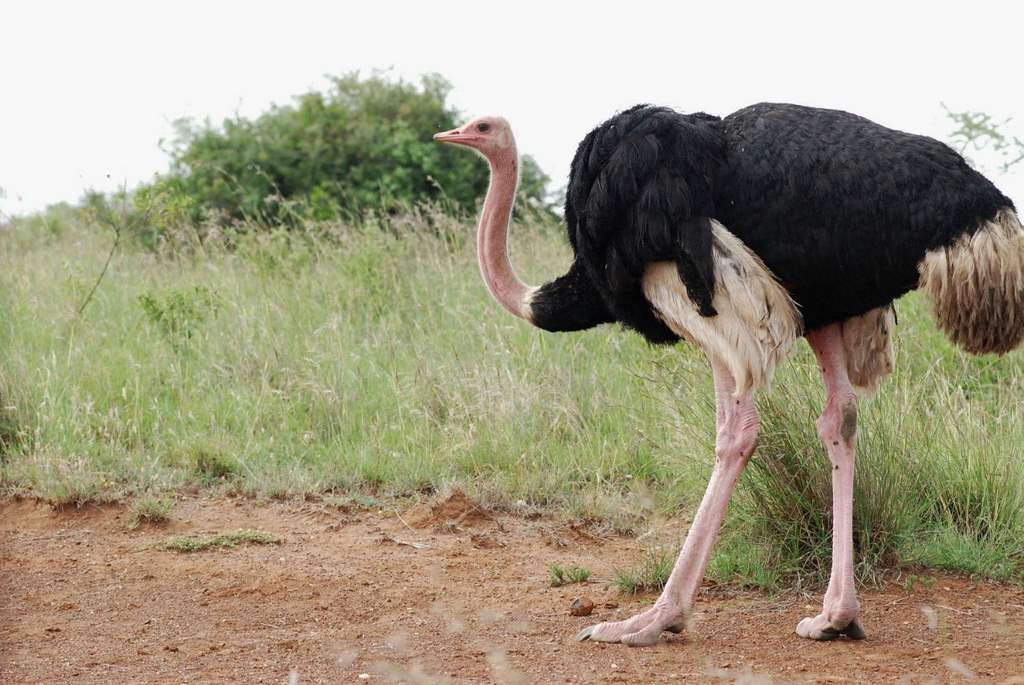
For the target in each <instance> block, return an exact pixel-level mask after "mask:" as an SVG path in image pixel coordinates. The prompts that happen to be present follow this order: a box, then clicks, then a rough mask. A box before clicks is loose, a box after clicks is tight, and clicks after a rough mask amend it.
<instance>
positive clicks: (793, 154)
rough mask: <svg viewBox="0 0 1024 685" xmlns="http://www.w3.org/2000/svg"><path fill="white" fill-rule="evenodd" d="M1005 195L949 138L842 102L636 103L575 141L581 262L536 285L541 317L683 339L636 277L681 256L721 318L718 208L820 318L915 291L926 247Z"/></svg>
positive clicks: (572, 225)
mask: <svg viewBox="0 0 1024 685" xmlns="http://www.w3.org/2000/svg"><path fill="white" fill-rule="evenodd" d="M1012 207H1013V203H1012V202H1011V201H1010V200H1009V198H1007V197H1006V196H1004V195H1003V194H1002V193H1001V192H999V190H998V189H996V187H995V186H994V185H993V184H992V183H991V182H990V181H989V180H988V179H986V178H985V177H984V176H982V175H981V174H980V173H978V172H976V171H974V170H973V169H971V168H970V167H969V166H968V165H967V163H966V162H965V161H964V159H963V157H961V156H960V155H959V154H958V153H957V152H955V151H954V150H953V149H951V148H949V147H948V146H946V145H944V144H942V143H940V142H939V141H936V140H934V139H931V138H927V137H924V136H917V135H911V134H908V133H903V132H901V131H895V130H892V129H889V128H885V127H883V126H880V125H878V124H875V123H873V122H871V121H869V120H867V119H864V118H863V117H859V116H855V115H853V114H849V113H847V112H841V111H835V110H827V109H817V108H812V107H802V106H797V105H786V104H768V103H762V104H758V105H753V106H751V107H747V108H745V109H742V110H740V111H738V112H735V113H734V114H731V115H729V116H727V117H725V118H724V119H719V118H717V117H714V116H711V115H708V114H703V113H698V114H680V113H678V112H675V111H673V110H671V109H668V108H665V107H654V106H650V105H637V106H636V107H633V108H631V109H629V110H626V111H625V112H622V113H620V114H618V115H616V116H614V117H612V118H610V119H608V120H607V121H605V122H604V123H602V124H601V125H600V126H598V127H597V128H595V129H594V130H593V131H591V132H590V133H589V134H587V136H586V137H585V138H584V139H583V141H582V142H581V143H580V145H579V148H578V149H577V151H576V155H575V157H574V159H573V162H572V167H571V170H570V177H569V186H568V190H567V196H566V203H565V218H566V224H567V229H568V234H569V241H570V243H571V245H572V247H573V250H574V252H575V254H576V262H575V263H574V265H573V268H572V270H571V271H570V273H569V274H567V275H566V276H565V277H563V278H562V279H559V280H557V281H554V282H552V283H550V284H548V285H546V286H544V287H543V288H541V290H540V291H538V293H537V294H536V296H535V299H534V308H535V311H536V312H537V314H538V317H537V320H536V322H537V323H538V325H541V326H542V327H544V328H547V327H548V325H554V324H555V322H556V321H558V322H560V323H561V325H560V327H559V330H578V329H580V328H586V327H589V326H592V325H596V324H598V323H603V322H606V321H609V320H617V321H620V322H622V323H623V324H625V325H627V326H629V327H631V328H634V329H636V330H637V331H639V332H640V333H642V334H643V335H644V336H645V337H646V338H647V339H648V340H650V341H652V342H656V343H658V342H671V341H674V340H676V339H677V338H676V336H675V334H674V333H673V332H672V331H670V330H669V329H668V327H667V326H666V325H665V324H664V323H663V322H662V321H661V320H660V319H659V318H658V316H657V315H656V314H655V313H654V312H653V310H652V309H651V306H650V304H649V303H648V302H647V300H646V299H645V298H644V296H643V293H642V290H641V279H642V277H643V274H644V271H645V269H646V267H647V265H648V264H650V263H651V262H655V261H665V260H669V261H674V262H675V263H676V265H677V269H678V272H679V276H680V278H681V280H682V282H683V284H684V285H685V287H686V290H687V293H688V295H689V296H690V299H691V301H693V303H694V304H695V306H696V307H697V308H698V311H699V312H700V313H701V314H702V315H704V316H714V315H715V314H716V312H715V309H714V306H713V304H712V297H713V293H714V287H715V273H714V264H713V261H712V252H711V224H710V221H709V220H710V219H716V220H718V221H719V222H721V223H722V224H723V225H724V226H725V227H726V229H728V230H729V231H730V232H732V233H733V234H735V235H736V236H737V237H738V238H739V239H740V240H742V241H743V242H744V243H745V244H746V245H747V246H748V247H750V248H751V250H753V251H754V253H756V254H757V255H758V256H759V257H760V258H761V259H762V260H763V261H764V262H765V264H766V265H767V266H768V268H769V269H771V271H772V272H773V273H774V274H775V276H776V277H777V278H778V279H779V280H780V282H781V283H782V284H783V286H784V287H785V288H786V289H787V290H788V291H789V293H790V294H791V296H792V297H793V299H794V300H795V301H796V302H797V304H798V306H799V307H800V310H801V313H802V315H803V318H804V323H805V327H806V329H807V330H814V329H816V328H819V327H822V326H825V325H827V324H829V323H833V322H837V321H842V320H844V319H846V318H849V317H851V316H856V315H859V314H863V313H865V312H867V311H869V310H871V309H874V308H876V307H880V306H883V305H885V304H888V303H889V302H891V301H892V300H894V299H895V298H897V297H899V296H901V295H903V294H904V293H906V292H907V291H909V290H911V289H913V288H914V287H915V286H916V284H917V278H918V275H917V264H918V263H919V262H920V261H921V259H922V258H923V257H924V256H925V253H926V252H927V251H928V250H931V249H933V248H936V247H940V246H944V245H950V244H952V243H953V242H954V241H955V240H956V239H957V238H958V237H960V236H961V235H964V234H969V233H972V232H973V231H975V230H977V228H979V227H980V226H981V225H982V224H983V223H984V222H986V221H988V220H991V219H992V218H993V217H994V216H995V215H996V213H997V212H998V211H999V210H1000V209H1002V208H1012ZM563 281H564V282H563ZM569 281H571V284H570V283H569ZM566 285H571V286H572V290H571V292H570V291H568V290H566V288H565V287H564V286H566ZM570 306H571V307H574V308H575V309H576V311H574V312H573V313H572V316H569V317H567V316H566V314H567V309H568V308H569V307H570ZM546 324H548V325H546Z"/></svg>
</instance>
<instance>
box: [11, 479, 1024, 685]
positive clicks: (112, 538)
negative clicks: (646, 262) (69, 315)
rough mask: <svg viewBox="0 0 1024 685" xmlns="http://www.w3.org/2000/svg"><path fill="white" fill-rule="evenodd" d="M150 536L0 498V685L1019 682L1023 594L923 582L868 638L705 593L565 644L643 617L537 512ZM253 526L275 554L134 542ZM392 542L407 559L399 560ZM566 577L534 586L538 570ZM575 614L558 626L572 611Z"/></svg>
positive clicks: (809, 603) (329, 517)
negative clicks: (584, 612) (690, 613)
mask: <svg viewBox="0 0 1024 685" xmlns="http://www.w3.org/2000/svg"><path fill="white" fill-rule="evenodd" d="M171 516H172V520H171V522H170V523H169V524H168V525H167V526H165V527H152V526H146V527H142V528H139V529H136V530H129V529H128V526H127V521H128V518H129V514H128V512H127V510H126V509H124V508H122V507H116V506H106V507H96V506H91V507H84V508H82V509H78V510H71V511H65V512H55V511H53V510H52V509H51V508H50V507H49V506H46V505H44V504H38V503H35V502H32V501H25V500H22V501H9V502H6V503H0V682H3V683H72V682H73V683H143V682H145V683H200V682H216V683H220V682H237V683H289V682H293V683H294V682H298V683H386V682H405V683H435V682H439V683H440V682H453V683H490V682H497V683H592V682H593V683H601V682H611V683H662V682H710V683H726V682H742V683H762V682H774V683H833V682H835V683H838V682H851V683H861V682H863V683H880V682H906V683H925V682H937V683H946V682H961V681H973V682H994V683H1024V641H1022V640H1021V638H1020V635H1021V630H1022V628H1024V589H1021V588H1016V587H1003V586H999V585H994V584H990V583H986V582H980V581H971V580H968V579H963V578H956V577H951V576H932V577H930V578H928V579H926V580H925V581H924V582H917V583H915V584H914V587H913V588H912V589H910V591H908V590H907V588H906V586H905V585H900V584H896V583H894V584H892V585H891V586H890V587H889V588H888V589H886V590H885V591H875V592H865V593H864V594H863V595H862V598H861V602H862V623H863V625H864V627H865V629H866V630H867V633H868V639H867V640H865V641H863V642H851V641H846V640H840V641H836V642H831V643H814V642H808V641H805V640H801V639H799V638H797V636H796V635H795V634H794V633H793V628H794V626H795V625H796V623H797V621H798V620H799V619H800V618H801V617H802V616H805V615H807V614H809V613H812V612H814V611H816V605H817V603H818V602H819V601H820V598H819V597H817V596H814V597H811V596H801V595H795V594H790V595H787V596H785V597H783V598H777V597H776V598H769V597H766V596H764V595H760V594H737V593H726V592H722V591H718V590H712V589H708V588H706V589H705V591H704V592H703V593H702V595H701V597H700V600H699V602H698V605H697V613H696V615H695V617H694V618H693V620H692V621H691V626H690V628H689V630H688V631H687V632H686V633H685V634H684V635H681V636H675V637H671V638H668V639H666V640H665V641H664V643H663V644H661V645H659V646H657V647H654V648H648V649H630V648H628V647H624V646H622V645H600V644H595V643H590V642H587V643H577V642H575V641H574V640H573V636H574V634H575V633H576V631H577V630H579V629H580V628H582V627H583V626H585V625H589V624H590V623H592V622H594V621H596V620H605V619H610V618H621V617H625V616H627V615H630V614H632V613H634V612H635V611H637V610H638V609H640V608H641V607H642V606H643V605H644V603H646V602H650V601H651V598H650V597H647V598H644V597H636V598H634V597H624V596H621V595H620V594H619V593H618V592H617V591H616V590H615V589H614V588H612V587H610V586H609V579H610V578H611V577H612V573H613V569H614V568H615V567H623V566H627V565H630V564H632V563H633V562H635V561H636V560H637V559H638V558H639V556H640V546H639V545H638V544H637V543H636V542H635V541H633V540H630V539H627V538H621V537H615V536H611V537H605V536H601V535H597V534H595V533H594V532H593V531H588V530H587V529H584V528H581V527H578V526H576V527H574V526H573V525H571V524H568V523H565V522H562V521H559V520H556V519H549V518H539V519H533V520H528V519H522V518H514V517H507V516H490V515H486V514H483V513H482V512H479V511H476V510H474V508H473V507H472V505H471V503H469V502H467V501H465V500H460V499H455V500H452V501H450V502H447V503H445V504H444V506H435V507H434V508H433V509H431V508H430V507H427V506H426V505H419V506H418V507H417V508H415V509H414V510H411V511H405V512H401V515H400V517H399V516H398V515H396V512H395V511H392V510H387V511H377V510H373V511H367V510H353V511H339V510H337V509H333V508H327V507H323V506H321V505H318V504H289V503H274V504H259V503H255V502H252V501H247V500H237V501H236V500H211V499H187V500H184V501H181V502H179V503H178V504H177V505H176V506H175V508H174V510H173V512H172V514H171ZM239 528H246V529H258V530H262V531H267V532H270V533H273V534H275V535H277V536H278V537H279V538H280V539H281V540H282V542H281V544H279V545H270V546H240V547H236V548H234V549H221V550H213V551H206V552H198V553H191V554H183V553H178V552H170V551H163V550H159V549H155V548H153V546H152V545H153V543H158V542H160V541H164V540H166V539H168V538H169V537H171V536H176V535H182V534H207V533H220V532H230V531H234V530H237V529H239ZM407 543H415V545H418V546H413V545H410V544H407ZM552 563H561V564H573V563H575V564H580V565H583V566H586V567H588V568H590V569H591V570H592V571H593V572H594V577H595V580H591V581H590V582H588V583H586V584H583V585H570V586H563V587H559V588H552V587H550V586H549V584H548V577H547V574H548V566H549V565H550V564H552ZM579 595H585V596H587V597H588V598H590V599H591V600H593V602H594V603H595V604H596V608H595V610H594V613H593V615H592V616H589V617H577V616H571V615H570V614H569V606H570V603H571V602H572V600H573V598H574V597H576V596H579Z"/></svg>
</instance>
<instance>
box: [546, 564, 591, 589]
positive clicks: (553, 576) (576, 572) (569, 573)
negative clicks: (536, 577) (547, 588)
mask: <svg viewBox="0 0 1024 685" xmlns="http://www.w3.org/2000/svg"><path fill="white" fill-rule="evenodd" d="M589 579H590V569H588V568H585V567H583V566H576V565H572V566H561V565H559V564H551V566H549V567H548V582H549V583H550V584H551V587H561V586H562V585H571V584H573V583H585V582H587V580H589Z"/></svg>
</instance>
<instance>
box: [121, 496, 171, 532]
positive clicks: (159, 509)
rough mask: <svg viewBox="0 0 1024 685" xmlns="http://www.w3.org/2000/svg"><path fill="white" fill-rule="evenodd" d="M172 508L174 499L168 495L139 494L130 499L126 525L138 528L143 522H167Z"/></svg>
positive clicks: (156, 523) (157, 523)
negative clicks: (129, 512)
mask: <svg viewBox="0 0 1024 685" xmlns="http://www.w3.org/2000/svg"><path fill="white" fill-rule="evenodd" d="M173 508H174V500H173V499H171V498H169V497H159V496H157V495H153V494H149V493H146V494H144V495H140V496H138V497H136V498H135V499H134V500H132V503H131V518H130V519H129V520H128V527H129V528H138V527H139V526H141V525H142V524H144V523H149V524H154V525H161V524H164V523H167V522H168V521H169V520H170V513H171V509H173Z"/></svg>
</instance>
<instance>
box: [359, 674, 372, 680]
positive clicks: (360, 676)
mask: <svg viewBox="0 0 1024 685" xmlns="http://www.w3.org/2000/svg"><path fill="white" fill-rule="evenodd" d="M359 679H360V680H369V679H370V674H369V673H360V674H359Z"/></svg>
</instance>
